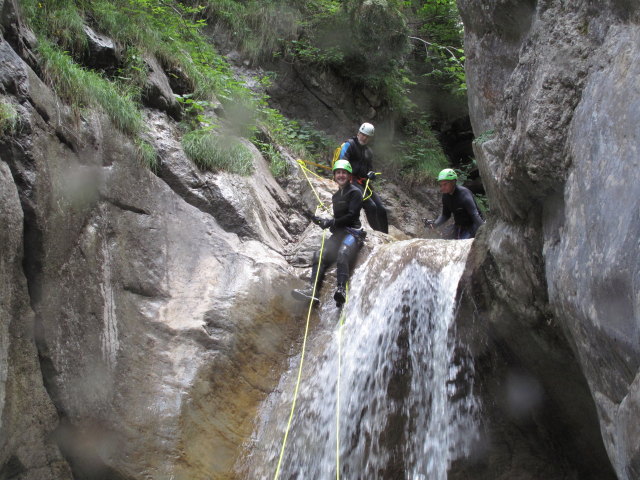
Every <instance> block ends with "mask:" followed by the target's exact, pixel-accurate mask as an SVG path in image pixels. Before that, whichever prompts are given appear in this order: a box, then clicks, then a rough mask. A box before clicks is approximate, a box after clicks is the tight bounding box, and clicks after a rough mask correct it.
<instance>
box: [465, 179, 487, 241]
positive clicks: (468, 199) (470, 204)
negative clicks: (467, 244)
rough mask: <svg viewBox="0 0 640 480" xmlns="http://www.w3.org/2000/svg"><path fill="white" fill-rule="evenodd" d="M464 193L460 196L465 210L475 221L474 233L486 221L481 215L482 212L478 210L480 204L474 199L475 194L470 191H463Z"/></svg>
mask: <svg viewBox="0 0 640 480" xmlns="http://www.w3.org/2000/svg"><path fill="white" fill-rule="evenodd" d="M463 193H464V194H463V195H462V196H461V198H460V202H461V204H462V207H463V208H464V210H465V211H466V212H467V213H468V214H469V217H470V218H471V221H472V222H473V233H474V235H475V233H476V232H477V231H478V228H480V225H482V224H483V223H484V220H482V217H481V216H480V212H479V211H478V206H477V205H476V202H475V201H474V199H473V194H472V193H471V192H470V191H468V190H467V191H463Z"/></svg>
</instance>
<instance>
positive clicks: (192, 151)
mask: <svg viewBox="0 0 640 480" xmlns="http://www.w3.org/2000/svg"><path fill="white" fill-rule="evenodd" d="M182 148H183V149H184V151H185V153H186V154H187V157H189V158H190V159H191V160H192V161H193V162H194V163H195V164H196V165H197V166H198V167H199V168H200V169H202V170H209V171H214V172H215V171H219V170H224V171H227V172H231V173H237V174H239V175H251V173H253V155H252V154H251V151H250V150H249V149H248V148H247V146H246V145H244V144H243V143H241V142H240V141H239V140H238V139H237V138H233V137H230V136H225V135H218V134H215V133H213V131H212V130H211V129H200V130H193V131H191V132H189V133H187V134H185V135H184V136H183V137H182Z"/></svg>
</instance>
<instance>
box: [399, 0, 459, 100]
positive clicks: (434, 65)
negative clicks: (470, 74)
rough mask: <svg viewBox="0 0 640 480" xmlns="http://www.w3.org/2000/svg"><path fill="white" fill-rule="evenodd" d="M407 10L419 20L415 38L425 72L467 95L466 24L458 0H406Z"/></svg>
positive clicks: (434, 79)
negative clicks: (464, 46) (464, 48)
mask: <svg viewBox="0 0 640 480" xmlns="http://www.w3.org/2000/svg"><path fill="white" fill-rule="evenodd" d="M404 5H405V9H406V10H405V11H406V12H407V14H408V15H411V16H412V17H413V18H415V19H416V21H417V24H418V26H417V28H416V33H417V36H414V37H412V41H413V42H414V49H415V52H416V53H418V52H422V54H421V57H422V61H423V67H424V68H425V69H426V73H424V75H425V76H426V77H427V78H431V79H432V80H433V81H434V83H435V85H436V86H437V85H443V86H444V87H445V88H447V89H448V90H450V91H452V92H454V93H457V94H459V95H465V94H466V88H467V87H466V77H465V72H464V60H465V57H464V50H463V26H462V20H461V19H460V14H459V12H458V8H457V5H456V1H455V0H426V1H425V0H407V1H405V2H404Z"/></svg>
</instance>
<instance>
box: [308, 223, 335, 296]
mask: <svg viewBox="0 0 640 480" xmlns="http://www.w3.org/2000/svg"><path fill="white" fill-rule="evenodd" d="M341 244H342V235H331V236H330V237H329V238H328V239H327V240H326V241H325V242H324V248H323V251H322V261H320V260H321V259H320V251H317V252H316V253H314V254H313V266H312V267H311V288H313V284H314V283H315V282H316V274H317V276H318V282H317V284H316V293H318V292H320V288H321V287H322V282H323V280H324V273H325V271H326V270H327V268H329V267H330V266H331V265H333V263H334V262H335V261H336V258H337V257H338V250H339V249H340V245H341Z"/></svg>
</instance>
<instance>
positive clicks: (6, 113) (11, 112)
mask: <svg viewBox="0 0 640 480" xmlns="http://www.w3.org/2000/svg"><path fill="white" fill-rule="evenodd" d="M17 125H18V111H17V110H16V107H14V106H13V105H12V104H11V103H9V102H7V101H5V100H0V133H1V134H12V133H14V132H15V131H16V126H17Z"/></svg>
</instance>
